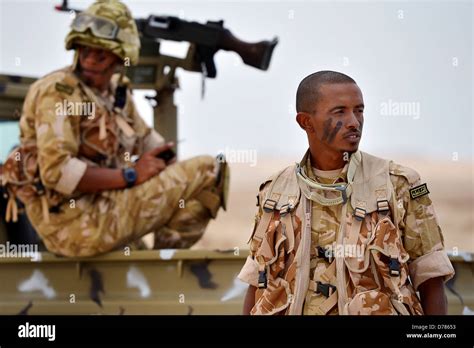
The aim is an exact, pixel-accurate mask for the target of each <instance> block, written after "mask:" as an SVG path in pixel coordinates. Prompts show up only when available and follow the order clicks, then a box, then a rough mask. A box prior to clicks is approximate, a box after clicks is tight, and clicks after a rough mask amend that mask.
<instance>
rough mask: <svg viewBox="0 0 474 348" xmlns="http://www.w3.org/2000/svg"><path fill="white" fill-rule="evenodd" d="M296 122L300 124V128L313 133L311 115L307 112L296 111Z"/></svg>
mask: <svg viewBox="0 0 474 348" xmlns="http://www.w3.org/2000/svg"><path fill="white" fill-rule="evenodd" d="M296 122H298V124H299V125H300V127H301V129H303V130H304V131H306V132H308V133H313V132H314V128H313V125H312V124H311V115H310V114H308V113H307V112H298V113H297V114H296Z"/></svg>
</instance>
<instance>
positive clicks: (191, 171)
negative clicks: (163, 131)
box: [3, 1, 228, 256]
mask: <svg viewBox="0 0 474 348" xmlns="http://www.w3.org/2000/svg"><path fill="white" fill-rule="evenodd" d="M66 48H67V49H74V50H75V56H74V62H73V65H72V66H70V67H67V68H64V69H61V70H58V71H55V72H52V73H50V74H49V75H47V76H45V77H43V78H41V79H39V80H38V81H36V82H35V83H34V84H33V85H32V86H31V87H30V90H29V92H28V94H27V96H26V98H25V102H24V105H23V112H22V116H21V120H20V129H21V146H20V147H19V148H17V149H16V150H14V151H13V152H12V153H11V154H10V156H9V158H8V160H7V161H6V163H5V168H4V174H3V181H4V184H5V185H6V189H7V191H8V195H9V202H8V207H7V214H6V215H7V219H15V212H16V203H15V197H18V198H19V199H20V200H21V201H22V202H23V203H24V204H25V207H26V212H27V215H28V218H29V219H30V221H31V223H32V225H33V226H34V228H35V229H36V231H37V232H38V233H39V235H40V236H41V238H42V239H43V242H44V244H45V245H46V247H47V248H48V250H50V251H52V252H54V253H57V254H61V255H65V256H92V255H96V254H100V253H104V252H107V251H110V250H113V249H116V248H118V247H120V246H123V245H125V244H127V243H129V242H132V241H135V240H138V239H140V238H141V237H143V236H144V235H146V234H148V233H151V232H156V233H155V247H161V248H188V247H190V246H191V245H192V244H194V243H195V242H196V241H197V240H199V238H200V237H201V236H202V234H203V233H204V230H205V228H206V226H207V223H208V222H209V220H210V218H211V217H212V218H215V217H216V215H217V212H218V210H219V208H220V207H221V206H223V207H224V205H225V198H224V196H225V195H224V193H225V191H226V190H225V188H226V187H227V180H228V175H227V174H228V169H227V166H226V164H225V162H224V161H223V160H216V159H214V158H212V157H210V156H199V157H195V158H192V159H189V160H186V161H181V162H176V160H175V159H174V158H171V159H170V158H166V157H164V156H163V155H166V154H168V155H169V153H170V152H169V150H170V149H171V148H172V146H173V144H171V143H165V141H164V139H163V138H162V137H161V136H160V135H159V134H158V133H157V132H156V131H155V130H153V129H150V128H149V127H147V126H146V124H145V122H144V121H143V120H142V118H141V117H140V116H139V115H138V113H137V110H136V107H135V105H134V103H133V100H132V95H131V92H130V89H129V88H128V86H127V83H128V81H127V79H126V78H125V77H124V70H123V69H124V67H123V65H126V63H127V62H130V63H131V64H136V63H137V61H138V55H139V49H140V40H139V36H138V31H137V28H136V25H135V22H134V20H133V18H132V16H131V14H130V11H129V10H128V8H127V7H126V6H125V5H124V4H122V3H120V2H118V1H98V2H96V3H94V4H93V5H91V6H90V7H89V8H88V9H87V10H86V11H84V12H82V13H80V14H78V15H77V16H76V18H75V19H74V21H73V23H72V25H71V31H70V33H69V34H68V36H67V37H66ZM124 63H125V64H124ZM117 70H121V71H120V73H116V72H117ZM160 156H161V157H162V158H160ZM172 156H174V155H172ZM134 157H138V160H136V161H133V160H132V159H133V158H134ZM168 157H169V156H168Z"/></svg>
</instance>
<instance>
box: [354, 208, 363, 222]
mask: <svg viewBox="0 0 474 348" xmlns="http://www.w3.org/2000/svg"><path fill="white" fill-rule="evenodd" d="M354 217H355V218H356V219H357V220H359V221H362V220H364V218H365V209H363V208H360V207H356V208H355V210H354Z"/></svg>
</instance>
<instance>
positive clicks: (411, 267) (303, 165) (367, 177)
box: [239, 71, 454, 315]
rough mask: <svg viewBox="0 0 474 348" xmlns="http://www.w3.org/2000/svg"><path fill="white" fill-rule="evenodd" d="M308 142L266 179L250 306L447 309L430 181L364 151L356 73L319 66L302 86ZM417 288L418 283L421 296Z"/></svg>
mask: <svg viewBox="0 0 474 348" xmlns="http://www.w3.org/2000/svg"><path fill="white" fill-rule="evenodd" d="M296 109H297V116H296V121H297V122H298V124H299V126H300V127H301V128H302V129H303V130H305V131H306V134H307V137H308V142H309V150H308V152H307V153H306V155H305V156H304V157H303V159H302V161H301V162H300V163H299V164H296V165H294V166H290V167H288V168H286V169H284V170H282V171H281V172H279V173H278V174H276V175H274V176H273V177H271V178H270V179H269V180H267V181H265V182H264V183H262V185H261V186H260V193H259V195H258V196H257V198H258V206H259V210H258V213H257V215H256V223H255V228H254V232H253V234H252V237H251V244H250V253H251V255H250V256H249V257H248V259H247V261H246V263H245V266H244V267H243V269H242V271H241V273H240V275H239V278H240V279H241V280H243V281H245V282H247V283H249V284H250V286H249V290H248V292H247V296H246V298H245V304H244V314H249V313H250V314H266V315H268V314H304V315H333V314H372V315H373V314H384V315H397V314H401V315H421V314H423V313H424V314H446V312H447V302H446V297H445V294H444V286H443V281H446V280H448V279H450V278H451V277H452V276H453V274H454V270H453V267H452V265H451V263H450V261H449V259H448V257H447V255H446V253H445V251H444V250H443V249H444V246H443V236H442V234H441V229H440V228H439V226H438V222H437V219H436V215H435V212H434V208H433V204H432V203H431V200H430V198H429V197H428V195H427V194H428V193H429V192H428V189H427V186H426V184H421V181H420V177H419V175H418V174H417V173H416V172H415V171H414V170H413V169H410V168H407V167H404V166H401V165H399V164H395V163H394V162H392V161H388V160H385V159H381V158H378V157H375V156H372V155H369V154H367V153H365V152H362V151H359V150H358V146H359V141H360V138H361V134H362V126H363V122H364V117H363V112H364V102H363V98H362V93H361V91H360V89H359V87H358V86H357V84H356V83H355V81H354V80H353V79H352V78H350V77H349V76H347V75H344V74H341V73H338V72H333V71H320V72H317V73H314V74H311V75H309V76H307V77H306V78H305V79H304V80H303V81H302V82H301V83H300V85H299V87H298V91H297V94H296ZM416 291H419V293H420V297H419V298H418V296H417V294H416Z"/></svg>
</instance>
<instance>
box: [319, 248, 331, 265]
mask: <svg viewBox="0 0 474 348" xmlns="http://www.w3.org/2000/svg"><path fill="white" fill-rule="evenodd" d="M316 251H317V252H318V257H319V258H321V259H324V260H326V261H327V262H329V263H331V262H332V260H333V258H334V255H333V254H332V251H331V250H329V249H325V248H323V247H322V246H318V247H317V248H316Z"/></svg>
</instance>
